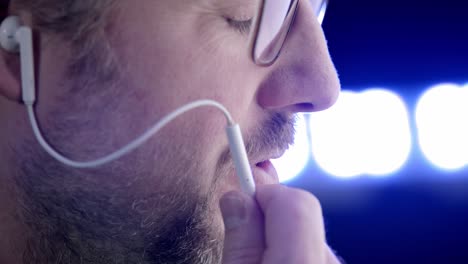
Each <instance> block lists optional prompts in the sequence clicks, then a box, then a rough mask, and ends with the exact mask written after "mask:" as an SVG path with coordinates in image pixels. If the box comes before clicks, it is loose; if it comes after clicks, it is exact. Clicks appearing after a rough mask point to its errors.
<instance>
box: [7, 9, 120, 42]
mask: <svg viewBox="0 0 468 264" xmlns="http://www.w3.org/2000/svg"><path fill="white" fill-rule="evenodd" d="M115 2H116V0H98V1H96V0H0V7H1V9H2V12H1V13H2V15H3V16H4V15H5V11H6V10H7V8H8V6H11V7H13V9H14V10H15V11H18V12H27V13H28V14H30V17H31V20H32V24H33V27H34V29H35V30H38V31H40V32H44V33H50V34H54V35H57V36H59V37H62V38H63V39H64V40H67V41H71V42H80V41H82V40H85V39H86V38H88V37H89V36H92V33H93V32H96V31H97V30H99V29H100V28H102V27H103V26H105V22H106V19H107V18H108V14H109V13H110V11H111V10H112V7H113V5H114V4H115Z"/></svg>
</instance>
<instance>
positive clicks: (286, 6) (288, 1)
mask: <svg viewBox="0 0 468 264" xmlns="http://www.w3.org/2000/svg"><path fill="white" fill-rule="evenodd" d="M309 1H310V3H311V5H312V8H313V10H314V12H315V16H316V17H317V19H318V21H319V23H320V24H322V21H323V18H324V16H325V11H326V9H327V6H328V0H309ZM298 3H299V0H262V1H261V3H260V6H259V10H258V14H257V16H256V19H255V22H254V28H253V30H254V32H253V38H252V40H253V41H252V43H251V52H252V54H251V56H252V59H253V61H254V62H255V64H257V65H260V66H269V65H271V64H273V63H274V62H275V60H276V59H277V58H278V56H279V54H280V51H281V48H282V47H283V44H284V41H285V40H286V36H287V34H288V32H289V30H290V28H291V25H292V23H293V21H294V18H295V16H296V13H297V7H298Z"/></svg>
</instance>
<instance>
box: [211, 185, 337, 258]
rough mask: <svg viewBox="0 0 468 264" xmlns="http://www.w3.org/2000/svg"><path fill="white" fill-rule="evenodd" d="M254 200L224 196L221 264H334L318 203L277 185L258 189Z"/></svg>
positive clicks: (307, 196) (238, 193)
mask: <svg viewBox="0 0 468 264" xmlns="http://www.w3.org/2000/svg"><path fill="white" fill-rule="evenodd" d="M255 198H256V201H255V200H254V199H253V198H251V197H249V196H247V195H246V194H243V193H240V192H236V191H233V192H229V193H227V194H225V195H224V196H223V197H222V198H221V201H220V206H221V211H222V214H223V219H224V225H225V241H224V251H223V262H222V263H223V264H260V263H263V264H296V263H297V264H339V263H340V261H339V260H338V258H337V257H336V256H335V255H334V254H333V253H332V251H331V250H330V248H329V247H328V246H327V244H326V242H325V234H324V233H325V232H324V227H323V217H322V210H321V207H320V203H319V202H318V200H317V199H316V198H315V197H314V196H313V195H311V194H309V193H307V192H305V191H302V190H298V189H293V188H289V187H286V186H282V185H276V184H275V185H263V186H258V187H257V192H256V197H255Z"/></svg>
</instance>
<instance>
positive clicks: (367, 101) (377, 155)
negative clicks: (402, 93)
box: [310, 89, 411, 178]
mask: <svg viewBox="0 0 468 264" xmlns="http://www.w3.org/2000/svg"><path fill="white" fill-rule="evenodd" d="M310 127H311V135H312V142H311V146H312V153H313V155H314V157H315V160H316V162H317V164H318V165H319V166H320V167H321V168H322V169H323V170H324V171H326V172H327V173H329V174H331V175H334V176H337V177H342V178H349V177H354V176H357V175H362V174H370V175H386V174H390V173H393V172H395V171H397V170H398V169H399V168H400V167H401V166H402V165H403V164H404V163H405V162H406V160H407V159H408V155H409V153H410V150H411V131H410V126H409V118H408V112H407V109H406V107H405V104H404V102H403V101H402V99H401V98H400V97H399V96H397V95H396V94H394V93H392V92H390V91H387V90H382V89H370V90H367V91H365V92H362V93H353V92H346V91H344V92H342V93H341V95H340V98H339V99H338V101H337V103H336V104H335V106H333V107H332V108H330V109H329V110H326V111H324V112H319V113H313V114H311V119H310Z"/></svg>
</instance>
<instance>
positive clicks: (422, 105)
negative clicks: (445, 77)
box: [416, 84, 468, 170]
mask: <svg viewBox="0 0 468 264" xmlns="http://www.w3.org/2000/svg"><path fill="white" fill-rule="evenodd" d="M416 125H417V128H418V138H419V145H420V147H421V150H422V152H423V153H424V155H425V156H426V157H427V159H428V160H429V161H431V162H432V163H433V164H434V165H436V166H438V167H440V168H442V169H449V170H452V169H459V168H462V167H464V166H466V165H468V85H465V86H464V87H462V86H459V85H456V84H440V85H436V86H433V87H431V88H430V89H429V90H427V92H425V93H424V94H423V95H422V96H421V98H420V99H419V101H418V103H417V106H416Z"/></svg>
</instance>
